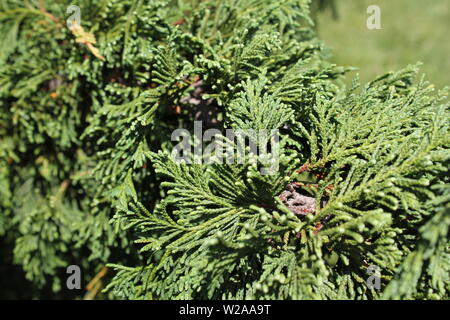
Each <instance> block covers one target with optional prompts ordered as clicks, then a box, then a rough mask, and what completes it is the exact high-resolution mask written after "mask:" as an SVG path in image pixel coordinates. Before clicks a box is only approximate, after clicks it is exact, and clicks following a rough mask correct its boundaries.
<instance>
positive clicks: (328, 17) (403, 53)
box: [314, 0, 450, 88]
mask: <svg viewBox="0 0 450 320" xmlns="http://www.w3.org/2000/svg"><path fill="white" fill-rule="evenodd" d="M314 1H316V0H314ZM335 5H336V9H337V14H338V18H337V20H335V19H334V18H333V14H332V11H331V10H325V11H322V12H320V13H319V15H318V17H317V19H318V21H317V22H318V30H319V37H320V38H321V39H322V40H324V41H325V43H326V44H327V45H328V47H330V48H331V50H332V55H333V58H332V61H333V62H335V63H337V64H339V65H346V66H354V67H357V68H359V70H358V71H356V72H358V73H359V74H360V77H361V80H363V82H366V81H370V80H373V79H374V78H375V77H376V76H377V75H381V74H383V73H385V72H387V71H390V70H398V69H401V68H403V67H405V66H407V65H408V64H415V63H416V62H418V61H421V62H423V65H422V66H421V70H422V72H424V73H425V74H426V76H427V79H428V80H429V81H431V82H432V83H433V84H435V85H436V87H437V88H442V87H444V86H446V85H449V86H450V76H449V73H450V0H335ZM369 5H378V6H379V7H380V9H381V27H382V29H381V30H369V29H368V28H367V24H366V21H367V19H368V17H369V16H370V15H369V14H368V13H367V8H368V6H369ZM356 72H354V73H352V75H354V74H356ZM352 75H350V77H349V81H350V80H351V78H353V77H352Z"/></svg>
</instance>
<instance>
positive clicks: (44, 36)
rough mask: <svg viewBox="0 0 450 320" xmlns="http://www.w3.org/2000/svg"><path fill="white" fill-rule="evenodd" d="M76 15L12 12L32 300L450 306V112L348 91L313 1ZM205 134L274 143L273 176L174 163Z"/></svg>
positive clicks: (440, 97) (4, 81)
mask: <svg viewBox="0 0 450 320" xmlns="http://www.w3.org/2000/svg"><path fill="white" fill-rule="evenodd" d="M70 5H71V3H70V1H66V0H54V1H32V0H29V1H17V0H3V1H1V2H0V8H1V11H0V37H1V43H2V48H4V49H3V50H2V52H1V53H0V84H1V86H0V211H1V212H0V234H1V235H2V236H3V238H4V241H6V242H10V243H13V244H14V262H15V263H16V264H19V265H20V266H21V267H22V268H23V270H24V272H25V274H26V277H27V279H29V280H31V281H32V282H33V283H34V285H35V288H36V291H35V293H34V295H35V296H36V297H39V292H40V290H42V289H43V288H51V289H52V290H53V291H54V292H56V293H61V292H64V291H65V290H66V288H65V287H64V286H65V277H66V274H65V271H66V267H67V266H69V265H72V264H76V265H79V266H80V267H81V269H82V270H83V273H82V275H83V283H85V284H86V283H88V282H89V281H90V280H91V279H92V278H94V276H95V274H96V273H97V272H99V271H100V270H101V269H102V267H103V266H104V265H105V264H108V268H109V269H112V270H113V272H112V274H113V276H112V277H111V278H110V279H109V281H108V283H107V285H106V286H105V288H104V290H103V292H104V293H105V294H104V297H109V298H125V299H380V298H384V299H399V298H400V299H404V298H407V299H411V298H418V299H442V298H449V292H450V279H449V274H450V242H449V230H450V229H449V228H450V207H449V200H450V181H449V174H448V167H449V163H450V152H449V147H450V131H449V116H450V112H449V104H448V102H447V92H446V91H439V92H435V90H434V87H433V86H432V85H431V84H430V83H428V82H427V81H426V80H425V79H424V77H421V76H420V75H419V71H418V67H417V66H409V67H407V68H405V69H404V70H400V71H398V72H390V73H387V74H385V75H383V76H380V77H379V78H378V79H375V80H374V81H372V82H370V83H367V84H361V83H360V82H359V80H358V78H356V79H355V80H354V81H353V84H352V86H351V87H350V88H345V87H344V86H343V85H342V84H341V81H340V79H341V78H342V77H343V76H344V75H345V73H346V71H348V70H349V68H343V67H338V66H336V65H333V64H331V63H329V62H328V61H327V60H326V58H325V55H324V53H323V48H324V45H323V44H322V43H321V41H320V40H319V39H318V38H317V36H316V34H315V32H314V27H313V22H312V20H311V18H310V17H311V14H310V11H309V8H310V3H309V1H307V0H280V1H271V0H222V1H216V0H204V1H197V0H177V1H169V0H154V1H141V0H98V1H90V0H80V1H78V3H77V5H78V6H79V7H80V9H81V20H80V21H81V25H76V26H73V25H72V26H71V27H70V26H68V25H67V23H66V19H67V17H68V14H67V13H66V10H67V8H68V7H69V6H70ZM194 121H202V124H203V126H204V128H216V129H218V130H219V131H221V132H224V131H225V129H250V130H251V129H252V130H262V129H265V130H278V132H279V144H278V145H277V146H276V147H273V148H272V149H271V150H270V152H271V153H272V154H275V153H276V154H277V155H278V159H277V162H278V166H277V170H272V171H271V172H270V173H271V174H263V172H264V170H261V168H262V167H264V165H265V163H264V161H262V159H261V158H260V157H257V156H255V155H253V154H251V153H249V154H247V155H246V157H245V161H243V162H242V163H234V164H233V163H219V162H213V163H205V162H204V161H203V162H202V161H196V160H198V158H197V159H194V158H193V159H191V160H192V161H189V162H191V163H186V162H178V161H175V160H174V158H173V157H172V156H171V155H172V153H171V152H172V150H173V146H174V144H175V143H174V142H173V141H171V134H172V132H173V131H174V130H175V129H179V128H184V129H187V130H192V128H193V126H194ZM270 138H271V137H270V136H268V137H266V140H265V141H253V142H254V143H256V144H261V145H262V144H264V143H265V142H267V141H268V140H270ZM252 139H253V140H254V137H250V140H252ZM222 143H223V144H226V143H227V141H226V139H223V141H222ZM275 149H276V150H275ZM200 158H202V155H200ZM373 266H376V267H377V268H378V270H379V276H380V278H381V285H380V287H379V288H374V287H371V286H369V285H368V283H367V279H368V278H369V276H370V273H368V270H369V269H370V267H373Z"/></svg>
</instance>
